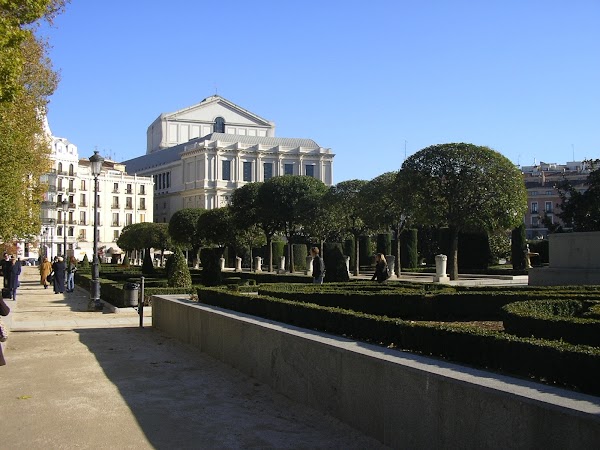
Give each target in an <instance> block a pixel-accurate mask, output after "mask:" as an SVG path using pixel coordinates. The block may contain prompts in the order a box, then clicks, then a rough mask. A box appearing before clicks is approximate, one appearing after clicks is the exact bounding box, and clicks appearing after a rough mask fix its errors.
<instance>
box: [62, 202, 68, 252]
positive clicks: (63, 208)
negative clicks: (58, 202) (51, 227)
mask: <svg viewBox="0 0 600 450" xmlns="http://www.w3.org/2000/svg"><path fill="white" fill-rule="evenodd" d="M67 211H69V201H68V200H67V199H66V198H65V199H64V200H63V201H62V212H63V255H64V258H65V261H66V260H67Z"/></svg>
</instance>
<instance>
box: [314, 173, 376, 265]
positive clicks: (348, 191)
mask: <svg viewBox="0 0 600 450" xmlns="http://www.w3.org/2000/svg"><path fill="white" fill-rule="evenodd" d="M366 184H367V181H364V180H348V181H342V182H341V183H338V184H336V185H335V186H332V187H331V188H330V189H329V191H328V192H327V193H326V194H325V199H324V201H325V202H326V203H327V204H329V205H330V207H331V208H332V210H333V214H335V217H336V223H338V224H340V225H339V226H341V227H342V229H343V230H345V231H347V232H348V233H350V234H352V236H354V275H358V274H359V269H360V260H359V256H360V252H359V250H358V249H359V242H358V241H359V239H358V238H359V236H360V235H361V234H363V233H364V232H365V231H366V230H367V228H368V227H367V223H366V222H365V220H364V218H365V212H364V211H365V210H364V204H363V203H362V198H361V196H360V191H361V189H362V188H363V187H364V186H365V185H366Z"/></svg>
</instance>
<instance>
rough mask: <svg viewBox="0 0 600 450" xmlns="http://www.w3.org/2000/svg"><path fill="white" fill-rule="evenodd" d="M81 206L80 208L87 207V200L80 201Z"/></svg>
mask: <svg viewBox="0 0 600 450" xmlns="http://www.w3.org/2000/svg"><path fill="white" fill-rule="evenodd" d="M79 207H80V208H87V203H86V202H79Z"/></svg>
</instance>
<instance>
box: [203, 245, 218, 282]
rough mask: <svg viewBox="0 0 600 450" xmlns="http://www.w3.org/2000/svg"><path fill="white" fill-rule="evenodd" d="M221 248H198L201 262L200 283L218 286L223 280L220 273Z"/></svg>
mask: <svg viewBox="0 0 600 450" xmlns="http://www.w3.org/2000/svg"><path fill="white" fill-rule="evenodd" d="M222 254H223V249H221V248H203V249H202V250H200V261H201V262H202V284H204V285H205V286H218V285H220V284H221V282H222V280H223V276H222V274H221V261H220V260H221V255H222Z"/></svg>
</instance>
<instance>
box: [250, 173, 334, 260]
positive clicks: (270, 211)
mask: <svg viewBox="0 0 600 450" xmlns="http://www.w3.org/2000/svg"><path fill="white" fill-rule="evenodd" d="M326 191H327V186H325V184H324V183H323V182H322V181H320V180H317V179H316V178H313V177H310V176H297V175H294V176H290V175H286V176H282V177H273V178H270V179H269V180H268V181H265V182H264V183H263V184H262V186H261V187H260V189H259V192H258V205H259V210H260V214H261V215H264V216H265V217H266V218H267V220H269V221H270V222H272V223H280V224H281V230H282V231H283V232H284V233H285V236H286V238H287V260H288V264H289V269H290V272H293V271H294V254H293V250H292V249H293V247H292V244H293V240H294V237H295V236H296V235H298V234H299V233H300V232H301V228H302V225H304V224H305V223H307V222H308V220H309V218H310V217H312V216H314V215H315V214H316V213H317V206H318V205H319V201H320V199H321V197H322V196H323V195H324V194H325V192H326Z"/></svg>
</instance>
